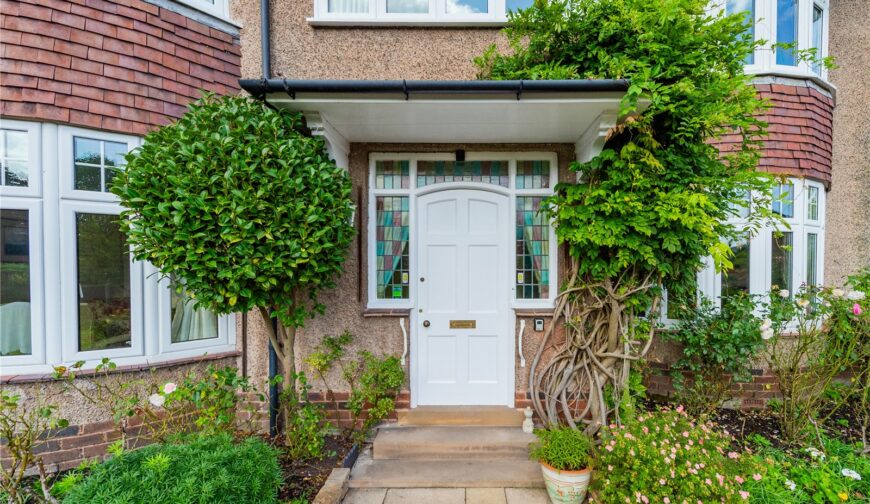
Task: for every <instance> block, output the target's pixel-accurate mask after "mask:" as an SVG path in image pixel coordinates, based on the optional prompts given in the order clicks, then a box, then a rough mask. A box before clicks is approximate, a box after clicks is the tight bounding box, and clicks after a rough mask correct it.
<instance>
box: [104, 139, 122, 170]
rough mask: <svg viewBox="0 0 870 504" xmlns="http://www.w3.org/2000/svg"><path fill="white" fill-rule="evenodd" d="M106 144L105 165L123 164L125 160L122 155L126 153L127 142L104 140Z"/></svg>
mask: <svg viewBox="0 0 870 504" xmlns="http://www.w3.org/2000/svg"><path fill="white" fill-rule="evenodd" d="M105 144H106V147H105V148H106V166H124V165H125V164H127V161H126V160H125V159H124V156H126V155H127V144H124V143H118V142H105Z"/></svg>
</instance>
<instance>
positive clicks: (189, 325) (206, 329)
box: [172, 296, 218, 343]
mask: <svg viewBox="0 0 870 504" xmlns="http://www.w3.org/2000/svg"><path fill="white" fill-rule="evenodd" d="M194 304H195V302H194V300H193V299H191V298H189V297H187V296H178V297H177V298H176V300H175V307H174V308H175V309H174V310H173V312H174V313H173V315H172V342H173V343H181V342H184V341H195V340H203V339H210V338H217V336H218V329H217V316H215V314H214V313H212V312H210V311H208V310H196V309H194Z"/></svg>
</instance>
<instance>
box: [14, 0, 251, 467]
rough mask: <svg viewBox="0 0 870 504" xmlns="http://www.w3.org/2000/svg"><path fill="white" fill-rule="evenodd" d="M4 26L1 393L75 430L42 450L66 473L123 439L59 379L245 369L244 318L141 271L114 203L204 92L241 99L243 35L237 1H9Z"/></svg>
mask: <svg viewBox="0 0 870 504" xmlns="http://www.w3.org/2000/svg"><path fill="white" fill-rule="evenodd" d="M0 14H2V16H0V27H2V29H0V56H2V60H0V164H2V170H0V224H2V233H0V260H2V268H0V270H2V278H0V319H2V324H0V331H2V332H0V380H2V387H3V389H4V392H9V393H13V394H20V395H21V396H22V398H23V399H24V400H25V401H31V404H32V401H35V400H36V399H37V398H44V399H46V400H48V401H51V402H52V403H55V404H57V405H59V406H60V414H61V415H62V416H63V417H65V418H67V419H69V420H70V422H71V425H70V427H68V428H65V429H63V430H62V431H61V432H60V433H59V435H58V436H57V437H55V438H54V439H52V440H51V441H50V442H48V443H46V444H44V445H42V446H41V447H40V448H39V451H40V452H41V453H44V454H46V455H45V456H46V462H47V463H48V464H49V467H50V468H52V469H61V470H62V469H67V468H70V467H73V466H75V465H77V464H78V463H79V462H81V461H82V460H83V459H85V458H91V457H95V456H101V455H103V453H104V452H105V448H106V446H107V444H108V443H110V442H111V441H113V440H114V439H116V438H117V437H118V436H119V433H118V432H117V430H116V429H115V428H114V425H113V423H112V422H111V421H110V416H109V415H108V414H107V413H106V412H105V411H100V410H99V408H96V407H95V406H93V405H90V404H88V403H86V402H85V401H84V400H82V399H81V398H80V397H78V396H77V395H76V394H75V393H68V392H64V389H63V387H62V385H61V384H59V383H57V382H54V381H52V380H51V379H50V377H49V373H50V372H51V368H52V366H53V365H60V364H62V363H66V364H69V363H71V362H75V361H77V360H80V359H81V360H86V361H87V362H88V363H87V365H86V368H92V367H93V365H94V363H95V362H96V361H97V360H98V359H100V358H102V357H104V356H107V357H110V358H112V359H113V360H114V361H115V362H117V363H118V364H119V366H120V368H121V369H122V370H123V371H124V372H125V373H128V376H129V379H130V380H133V379H137V378H150V377H153V378H154V379H156V380H159V381H169V380H177V379H178V378H179V377H180V376H181V374H182V373H186V372H188V371H191V370H203V369H204V368H205V367H206V366H207V365H208V364H215V365H232V366H237V367H239V366H241V359H240V357H239V355H240V354H241V349H242V344H243V338H241V337H240V336H237V335H238V334H240V332H241V331H240V328H239V329H237V327H236V326H237V324H240V320H237V318H236V317H215V316H213V315H209V314H201V313H200V314H195V313H193V311H192V309H191V308H190V306H188V305H186V303H185V300H183V299H181V300H179V299H175V298H173V296H172V295H171V294H170V290H169V289H168V284H167V282H166V281H159V282H158V281H157V280H156V276H154V275H152V273H153V268H149V267H148V266H145V265H141V264H136V263H132V262H131V261H130V260H129V257H128V256H127V255H126V254H125V251H126V249H125V246H124V244H123V239H122V237H121V236H120V233H119V232H118V228H117V223H115V222H113V221H115V220H116V217H115V216H116V215H117V214H118V212H119V211H120V208H119V207H118V205H117V203H116V199H115V198H114V196H112V195H111V194H109V193H108V192H107V188H108V182H109V180H110V177H111V175H112V174H113V173H115V170H116V169H123V155H124V153H126V152H127V151H128V150H130V149H132V148H135V147H136V146H137V145H139V144H140V142H141V138H142V136H143V135H145V134H146V133H147V132H148V131H149V130H151V129H153V128H155V127H158V126H161V125H164V124H167V123H169V122H170V121H172V120H173V119H175V118H177V117H179V116H180V115H181V114H183V113H184V111H185V106H186V105H187V104H188V103H189V102H190V101H191V100H193V99H195V98H197V97H199V96H200V90H201V89H204V90H208V91H212V92H215V93H218V94H228V93H237V92H238V91H239V84H238V79H239V77H240V75H241V73H240V65H241V46H240V43H239V35H240V34H239V30H240V27H239V25H238V24H237V23H234V22H232V21H230V19H229V15H228V3H227V1H226V0H183V1H175V0H148V1H144V0H113V1H104V0H71V1H66V0H63V1H61V0H24V1H16V0H2V2H0ZM196 316H199V317H200V322H201V324H200V325H199V326H197V327H198V328H197V329H189V327H191V326H190V325H189V323H188V322H189V321H190V320H191V317H196ZM173 322H175V324H174V323H173ZM185 328H188V329H185ZM252 371H254V372H259V370H258V369H256V367H253V366H252ZM152 373H153V375H152ZM130 434H131V438H130V443H131V444H136V443H139V442H141V440H140V439H138V437H137V435H138V428H137V427H135V426H134V427H133V429H132V431H131V432H130ZM3 450H5V447H0V461H2V462H3V463H5V462H7V461H8V460H7V459H6V455H7V454H6V453H5V451H3Z"/></svg>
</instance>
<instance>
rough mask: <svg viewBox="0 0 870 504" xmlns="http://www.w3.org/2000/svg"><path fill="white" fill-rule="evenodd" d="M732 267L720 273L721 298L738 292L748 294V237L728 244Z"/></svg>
mask: <svg viewBox="0 0 870 504" xmlns="http://www.w3.org/2000/svg"><path fill="white" fill-rule="evenodd" d="M730 246H731V251H732V252H734V256H733V257H732V258H731V262H732V263H733V264H734V267H733V268H732V269H730V270H728V271H723V272H722V297H728V296H733V295H734V294H737V293H739V292H745V293H749V237H744V238H742V239H739V240H735V241H733V242H731V243H730Z"/></svg>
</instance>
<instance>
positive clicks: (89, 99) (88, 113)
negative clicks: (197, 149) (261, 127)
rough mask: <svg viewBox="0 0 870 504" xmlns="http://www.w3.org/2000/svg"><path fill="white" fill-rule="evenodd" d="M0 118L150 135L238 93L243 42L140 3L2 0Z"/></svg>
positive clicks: (121, 0)
mask: <svg viewBox="0 0 870 504" xmlns="http://www.w3.org/2000/svg"><path fill="white" fill-rule="evenodd" d="M0 12H2V16H0V18H2V19H0V27H2V36H0V47H2V49H0V56H2V59H0V114H2V115H4V116H9V117H20V118H26V119H36V120H44V121H54V122H62V123H70V124H74V125H79V126H85V127H92V128H100V129H105V130H113V131H119V132H124V133H133V134H138V135H141V134H144V133H145V132H146V131H148V130H149V129H151V128H152V127H154V126H157V125H161V124H166V123H167V122H169V121H170V120H171V119H172V118H175V117H178V116H180V115H181V114H183V113H184V110H185V105H186V104H187V103H188V102H190V101H191V99H194V98H197V97H199V91H198V90H199V89H200V88H202V89H207V90H210V91H214V92H216V93H220V94H225V93H235V92H237V91H238V90H239V87H238V78H239V76H240V62H241V61H240V56H241V52H240V48H239V41H238V39H237V38H234V37H233V36H231V35H229V34H227V33H224V32H222V31H219V30H215V29H214V28H210V27H209V26H206V25H204V24H201V23H199V22H197V21H194V20H192V19H189V18H187V17H185V16H182V15H180V14H177V13H175V12H172V11H169V10H167V9H164V8H160V7H157V6H156V5H153V4H150V3H146V2H144V1H142V0H113V1H112V2H108V1H104V0H67V1H64V0H23V1H16V0H0Z"/></svg>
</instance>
